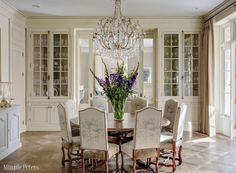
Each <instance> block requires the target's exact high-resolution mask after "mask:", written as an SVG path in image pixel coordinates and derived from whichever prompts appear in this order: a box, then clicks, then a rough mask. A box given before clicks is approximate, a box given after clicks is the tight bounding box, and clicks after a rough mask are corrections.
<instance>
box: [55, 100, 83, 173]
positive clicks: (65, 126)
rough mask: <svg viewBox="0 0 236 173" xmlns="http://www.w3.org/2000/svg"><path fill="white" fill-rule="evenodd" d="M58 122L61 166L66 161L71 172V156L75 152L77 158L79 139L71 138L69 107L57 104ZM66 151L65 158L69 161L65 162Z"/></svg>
mask: <svg viewBox="0 0 236 173" xmlns="http://www.w3.org/2000/svg"><path fill="white" fill-rule="evenodd" d="M57 110H58V115H59V120H60V127H61V138H62V147H61V149H62V154H63V155H62V161H61V163H62V165H63V166H64V165H65V162H66V161H69V170H70V171H72V160H73V159H72V155H74V154H73V151H76V154H75V155H76V156H79V150H80V138H79V137H72V132H71V125H70V120H69V116H68V112H69V107H65V105H64V104H59V105H58V106H57ZM64 149H66V150H67V156H68V159H69V160H65V151H64Z"/></svg>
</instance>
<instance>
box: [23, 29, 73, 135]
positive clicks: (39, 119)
mask: <svg viewBox="0 0 236 173" xmlns="http://www.w3.org/2000/svg"><path fill="white" fill-rule="evenodd" d="M34 34H47V35H48V53H47V95H41V96H37V95H36V94H35V93H34V92H35V91H34V87H33V81H34V76H33V73H34V47H33V36H34ZM53 34H68V39H69V40H68V41H69V42H68V46H69V47H68V79H67V80H68V94H69V96H54V81H53V75H54V63H53V60H54V58H53V45H54V41H53ZM70 40H71V38H70V32H69V31H68V30H66V31H65V30H60V31H59V30H50V31H49V30H46V29H44V30H40V29H34V30H29V32H28V47H29V51H28V54H29V55H30V56H29V63H28V64H27V65H28V66H27V67H28V83H27V86H28V91H27V105H28V109H27V130H28V131H58V130H60V126H59V121H58V113H57V105H58V104H59V103H62V102H65V101H66V100H67V99H69V98H70V97H72V95H73V91H72V84H73V82H71V81H72V80H71V78H72V74H71V73H72V68H71V64H70V63H71V62H72V61H73V60H72V58H71V56H70V55H71V54H72V50H71V47H70V45H71V42H70ZM40 68H41V67H40ZM59 71H60V72H61V71H62V68H60V70H59ZM40 90H41V89H40Z"/></svg>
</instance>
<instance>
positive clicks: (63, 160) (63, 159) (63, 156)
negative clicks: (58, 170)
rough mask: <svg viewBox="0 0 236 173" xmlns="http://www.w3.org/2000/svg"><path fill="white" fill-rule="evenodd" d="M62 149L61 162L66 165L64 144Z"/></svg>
mask: <svg viewBox="0 0 236 173" xmlns="http://www.w3.org/2000/svg"><path fill="white" fill-rule="evenodd" d="M61 151H62V159H61V164H62V166H63V167H64V166H65V149H64V147H63V146H61Z"/></svg>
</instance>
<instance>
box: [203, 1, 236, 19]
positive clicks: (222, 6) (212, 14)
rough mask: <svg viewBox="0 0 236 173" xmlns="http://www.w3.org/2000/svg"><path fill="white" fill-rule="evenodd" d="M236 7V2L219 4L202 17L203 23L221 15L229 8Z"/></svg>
mask: <svg viewBox="0 0 236 173" xmlns="http://www.w3.org/2000/svg"><path fill="white" fill-rule="evenodd" d="M235 5H236V0H227V1H224V2H223V3H221V4H220V5H218V6H216V7H215V8H214V9H213V10H211V11H210V12H208V13H207V14H206V15H205V16H204V17H203V19H204V22H206V21H208V20H209V19H211V18H213V17H215V16H218V15H220V14H221V13H224V12H226V11H227V10H229V9H230V8H232V7H234V6H235Z"/></svg>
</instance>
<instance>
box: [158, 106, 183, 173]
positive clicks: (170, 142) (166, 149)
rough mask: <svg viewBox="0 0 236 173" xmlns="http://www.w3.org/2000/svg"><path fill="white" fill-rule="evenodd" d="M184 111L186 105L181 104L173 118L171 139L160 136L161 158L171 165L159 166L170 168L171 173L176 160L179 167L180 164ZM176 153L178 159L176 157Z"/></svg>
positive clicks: (174, 168)
mask: <svg viewBox="0 0 236 173" xmlns="http://www.w3.org/2000/svg"><path fill="white" fill-rule="evenodd" d="M186 111H187V106H186V104H185V103H181V105H180V107H178V110H177V115H176V117H175V121H174V127H173V138H172V139H169V137H168V136H166V135H161V157H163V158H171V159H172V164H165V163H161V165H164V166H167V167H172V170H173V172H174V171H175V170H176V162H175V161H176V160H178V161H179V165H181V164H182V155H181V152H182V141H183V132H184V122H185V117H186ZM177 151H178V157H176V153H177ZM170 154H172V157H169V155H170Z"/></svg>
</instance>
